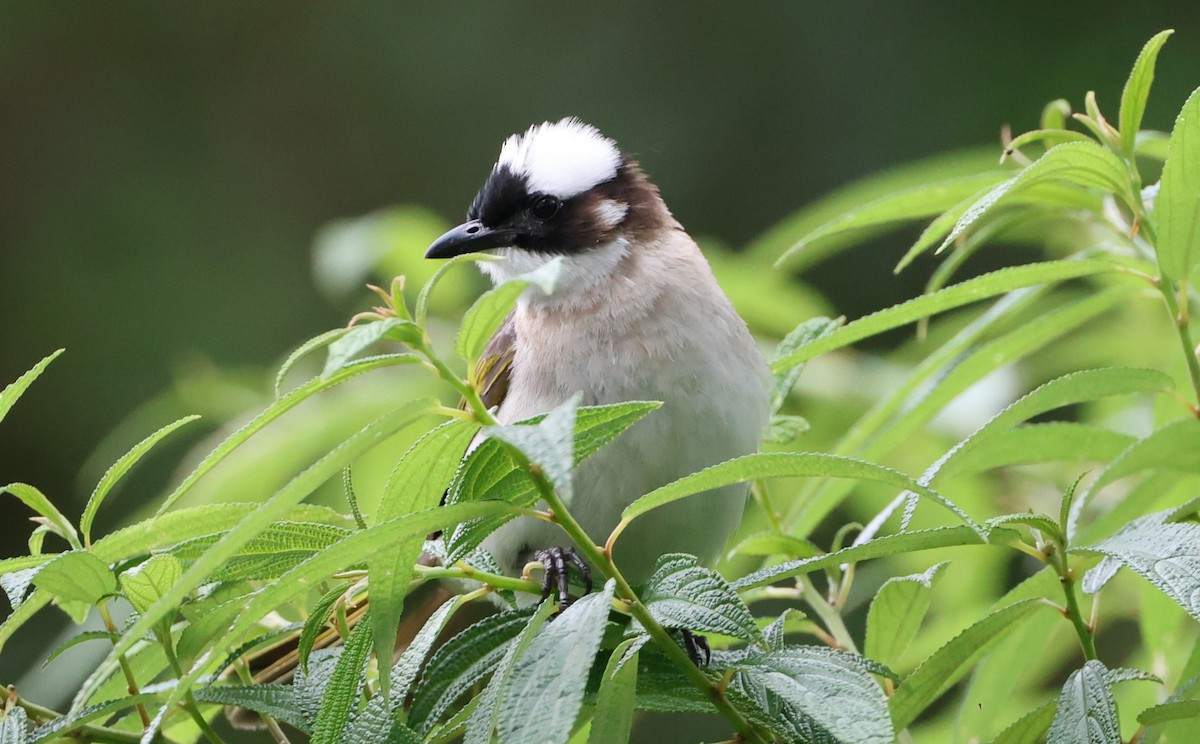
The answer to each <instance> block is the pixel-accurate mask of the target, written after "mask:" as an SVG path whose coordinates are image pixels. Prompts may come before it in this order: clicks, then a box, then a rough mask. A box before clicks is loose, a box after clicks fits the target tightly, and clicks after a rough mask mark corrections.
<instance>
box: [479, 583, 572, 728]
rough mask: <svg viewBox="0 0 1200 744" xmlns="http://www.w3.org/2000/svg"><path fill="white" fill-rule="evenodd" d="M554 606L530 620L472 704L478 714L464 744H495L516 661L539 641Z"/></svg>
mask: <svg viewBox="0 0 1200 744" xmlns="http://www.w3.org/2000/svg"><path fill="white" fill-rule="evenodd" d="M552 606H553V604H552V603H551V602H550V601H548V600H547V601H543V602H542V604H541V605H540V606H539V607H538V610H537V612H535V613H534V614H533V615H532V616H530V618H529V622H528V623H526V624H525V627H523V628H522V629H521V632H520V634H518V635H517V637H516V638H514V639H513V641H512V643H510V644H508V647H507V648H506V649H505V651H504V656H503V657H502V658H501V659H500V662H499V663H498V664H497V665H496V671H495V673H493V674H492V678H491V680H489V681H488V684H487V687H485V688H484V689H483V693H482V694H481V695H479V696H478V697H477V698H476V699H475V700H474V701H473V702H474V703H475V710H474V711H472V713H471V717H470V718H469V719H468V720H467V731H466V736H465V737H464V739H463V744H491V742H492V741H493V738H494V736H495V731H496V726H497V724H498V723H499V719H500V714H501V706H500V699H501V696H502V695H503V694H504V691H505V688H506V687H507V686H508V681H509V678H510V677H511V676H512V671H513V667H514V666H515V665H516V661H517V659H519V658H520V657H521V655H522V654H524V653H525V651H526V649H528V648H529V646H530V645H531V644H532V643H533V641H534V639H535V638H537V633H538V631H539V630H541V628H542V627H543V626H544V625H545V624H546V622H547V621H548V620H549V619H550V613H551V612H552V609H551V608H552ZM547 741H548V740H547Z"/></svg>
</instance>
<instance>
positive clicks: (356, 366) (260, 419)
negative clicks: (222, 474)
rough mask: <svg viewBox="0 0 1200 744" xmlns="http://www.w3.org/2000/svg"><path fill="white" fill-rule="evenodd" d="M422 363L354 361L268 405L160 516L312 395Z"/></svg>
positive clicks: (212, 455) (402, 357)
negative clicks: (232, 454) (371, 374)
mask: <svg viewBox="0 0 1200 744" xmlns="http://www.w3.org/2000/svg"><path fill="white" fill-rule="evenodd" d="M420 361H421V357H419V356H417V355H416V354H388V355H384V356H379V357H369V358H366V359H359V360H358V361H356V362H351V363H349V364H347V365H345V366H343V367H342V368H341V369H339V370H338V371H337V372H336V373H334V374H332V375H330V376H329V377H328V378H316V379H313V380H309V381H308V382H306V383H305V384H303V385H301V386H300V387H298V388H296V389H295V390H292V391H291V392H289V393H288V394H287V395H285V396H283V397H282V398H280V399H279V400H277V401H275V402H274V403H272V404H271V405H270V406H268V407H267V408H266V409H265V410H264V411H263V412H262V413H260V414H258V415H257V416H255V417H254V418H253V419H251V420H250V421H249V422H248V423H247V424H246V425H244V426H243V427H242V428H240V429H238V430H237V431H235V432H234V433H232V434H230V435H229V436H228V437H226V439H225V440H224V441H223V442H221V443H220V444H218V445H217V446H216V447H214V448H213V450H212V451H211V452H209V453H208V454H207V455H205V457H204V459H203V460H201V461H200V464H199V465H197V466H196V467H195V469H193V470H192V472H190V473H188V475H187V477H186V478H184V479H183V481H182V482H181V483H180V484H179V485H178V486H176V487H175V490H174V491H172V492H171V493H170V494H169V495H168V496H167V498H165V499H164V500H163V503H162V505H161V506H159V507H158V511H157V512H156V515H158V516H161V515H162V514H163V513H164V512H166V511H167V510H168V509H170V508H171V506H172V505H173V504H174V503H175V502H176V501H178V500H179V499H180V497H182V496H183V495H184V494H185V493H187V492H188V491H189V490H191V488H192V486H194V485H196V483H197V482H198V481H199V480H200V479H201V478H203V477H204V475H205V474H206V473H208V471H210V470H212V469H213V468H214V467H216V466H217V463H219V462H220V461H221V460H223V459H225V458H226V457H227V456H228V455H229V453H230V452H232V451H233V450H235V449H237V448H238V447H239V446H241V445H242V444H244V443H245V442H246V441H247V440H249V439H250V437H252V436H254V434H256V433H257V432H259V431H260V430H262V429H263V428H264V427H265V426H266V425H267V424H269V423H271V422H272V421H274V420H275V419H277V418H279V417H280V416H282V415H283V414H285V413H287V412H288V411H290V410H291V409H293V408H295V407H296V406H298V405H300V404H301V403H303V402H304V401H306V400H308V399H309V398H311V397H312V396H314V395H316V394H318V393H321V392H324V391H325V390H328V389H330V388H332V387H335V386H337V385H340V384H341V383H343V382H345V381H346V380H349V379H351V378H353V377H357V376H358V375H361V374H363V373H365V372H370V371H372V370H376V369H381V368H383V367H392V366H396V365H399V364H416V363H418V362H420Z"/></svg>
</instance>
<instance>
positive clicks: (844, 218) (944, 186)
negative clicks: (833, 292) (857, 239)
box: [775, 170, 1006, 266]
mask: <svg viewBox="0 0 1200 744" xmlns="http://www.w3.org/2000/svg"><path fill="white" fill-rule="evenodd" d="M1005 175H1006V174H1005V172H1004V171H996V170H993V171H988V172H984V173H977V174H973V175H969V176H959V177H957V178H948V179H945V180H941V181H934V182H932V183H925V184H921V185H918V186H912V187H909V188H906V189H904V190H901V191H895V192H892V193H889V194H887V195H885V196H881V197H879V198H877V199H875V200H873V201H870V202H867V203H865V204H861V205H859V206H856V207H855V208H853V209H851V210H849V211H847V212H843V213H842V214H840V215H838V216H837V217H834V218H833V219H831V220H829V221H828V222H825V223H824V224H822V225H820V226H819V227H817V228H816V229H814V230H813V231H811V232H809V233H808V234H807V235H804V236H803V237H801V238H800V239H799V241H798V242H797V243H796V244H795V245H793V246H792V247H791V248H789V249H787V251H785V252H784V253H783V255H782V256H780V257H779V258H778V259H777V260H776V262H775V264H776V266H779V265H782V264H783V263H785V262H787V261H788V260H789V259H791V258H792V257H793V256H794V255H795V254H797V253H799V252H800V251H803V250H805V249H806V248H809V247H818V248H819V247H820V245H821V244H822V243H823V242H825V241H828V240H829V239H830V238H832V237H836V236H839V235H841V234H843V233H852V232H855V231H862V230H864V229H868V228H878V227H881V226H888V225H891V224H894V223H900V222H908V221H911V220H916V219H920V218H921V217H928V216H930V215H935V214H937V213H939V212H942V211H944V210H946V209H949V208H951V207H953V206H954V205H955V204H957V203H958V202H960V201H961V200H963V199H965V198H966V197H968V196H970V195H972V194H976V193H978V192H979V191H980V189H985V188H987V187H988V186H991V185H993V184H996V183H998V182H1000V181H1001V180H1003V179H1004V177H1005Z"/></svg>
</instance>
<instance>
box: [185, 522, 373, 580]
mask: <svg viewBox="0 0 1200 744" xmlns="http://www.w3.org/2000/svg"><path fill="white" fill-rule="evenodd" d="M348 534H349V530H346V529H343V528H341V527H335V526H333V525H329V524H321V523H320V522H296V521H290V520H287V521H280V522H274V523H272V524H270V525H268V526H267V527H266V528H265V529H263V531H262V532H260V533H259V534H257V535H255V536H254V537H253V538H251V539H250V540H249V541H247V542H246V544H245V545H243V546H242V547H240V548H239V549H238V550H237V552H236V553H234V554H233V555H232V556H230V557H229V559H228V560H226V561H225V562H224V563H222V564H221V566H220V567H218V568H217V569H215V570H214V571H213V573H212V574H210V576H209V578H210V580H211V581H247V580H254V581H270V580H272V579H276V578H278V577H279V576H280V575H281V574H283V573H284V572H285V571H287V570H289V569H291V568H292V567H293V566H295V565H297V564H299V563H301V562H303V561H305V560H307V559H308V558H310V557H312V555H313V554H314V553H316V552H318V551H321V550H324V549H325V548H327V547H329V546H330V545H332V544H334V543H335V542H337V541H338V540H341V539H342V538H343V537H345V536H346V535H348ZM224 537H225V533H224V532H217V533H213V534H211V535H203V536H201V537H197V538H193V539H191V540H186V541H184V542H182V543H180V544H179V545H177V546H175V547H174V548H173V549H172V550H171V554H172V555H174V556H175V557H176V558H178V559H179V560H180V561H183V562H184V563H186V564H188V566H190V565H191V564H193V563H194V562H195V561H197V560H199V559H200V558H201V557H203V555H204V554H205V553H206V552H208V551H209V550H210V549H211V548H212V547H213V546H214V545H216V544H217V543H219V542H220V541H221V540H222V539H223V538H224Z"/></svg>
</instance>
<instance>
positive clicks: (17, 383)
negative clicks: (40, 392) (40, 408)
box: [0, 349, 66, 421]
mask: <svg viewBox="0 0 1200 744" xmlns="http://www.w3.org/2000/svg"><path fill="white" fill-rule="evenodd" d="M64 351H66V349H59V350H58V351H55V352H54V353H52V354H50V355H49V356H47V357H46V358H45V359H43V360H42V361H40V362H38V363H37V364H35V365H33V367H32V368H31V369H30V370H29V371H28V372H26V373H25V374H23V375H21V376H20V377H18V378H17V379H16V380H14V381H13V382H11V383H9V384H8V385H7V386H6V387H5V388H4V389H3V390H0V421H3V420H4V417H5V416H7V415H8V412H9V411H10V410H12V407H13V405H14V404H15V403H16V402H17V400H19V399H20V397H21V396H22V395H24V393H25V391H26V390H28V389H29V386H30V385H32V384H33V381H34V380H36V379H37V378H38V377H39V376H41V374H42V372H44V371H45V370H46V367H49V366H50V362H53V361H54V360H55V359H57V358H58V355H59V354H61V353H63V352H64Z"/></svg>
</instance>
